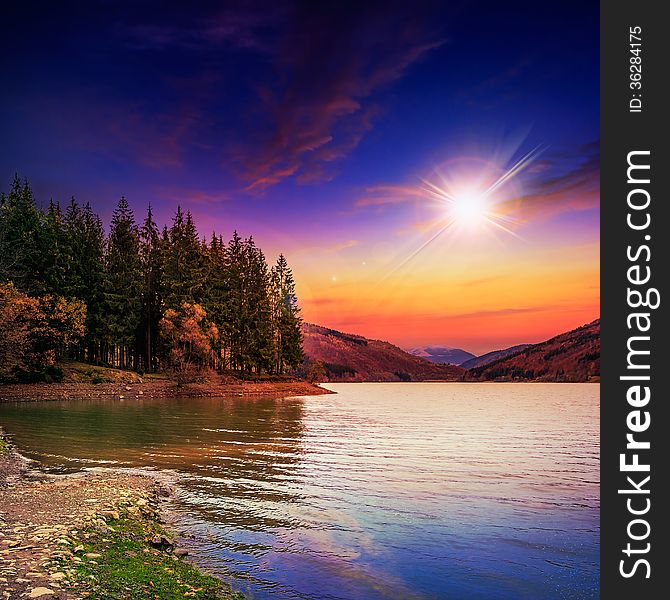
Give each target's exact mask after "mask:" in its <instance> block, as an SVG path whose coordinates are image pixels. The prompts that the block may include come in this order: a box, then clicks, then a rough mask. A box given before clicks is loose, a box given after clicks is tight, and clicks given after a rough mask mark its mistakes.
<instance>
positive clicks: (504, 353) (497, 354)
mask: <svg viewBox="0 0 670 600" xmlns="http://www.w3.org/2000/svg"><path fill="white" fill-rule="evenodd" d="M528 346H532V344H517V345H516V346H511V347H509V348H503V349H501V350H493V351H491V352H487V353H486V354H482V355H481V356H475V357H474V358H471V359H470V360H466V361H465V362H462V363H460V366H461V367H463V368H464V369H474V368H475V367H483V366H484V365H488V364H489V363H492V362H493V361H494V360H500V359H501V358H507V357H508V356H510V355H512V354H516V353H517V352H520V351H521V350H525V349H526V348H528Z"/></svg>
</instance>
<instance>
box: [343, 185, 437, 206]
mask: <svg viewBox="0 0 670 600" xmlns="http://www.w3.org/2000/svg"><path fill="white" fill-rule="evenodd" d="M425 198H426V193H425V192H424V191H423V190H422V189H421V188H420V187H419V186H418V185H415V186H411V185H375V186H370V187H367V188H365V193H364V194H363V195H362V196H360V197H359V198H357V199H356V200H355V201H354V207H356V208H366V207H371V206H377V207H381V206H388V205H393V204H405V203H407V202H415V201H417V200H421V199H424V200H425Z"/></svg>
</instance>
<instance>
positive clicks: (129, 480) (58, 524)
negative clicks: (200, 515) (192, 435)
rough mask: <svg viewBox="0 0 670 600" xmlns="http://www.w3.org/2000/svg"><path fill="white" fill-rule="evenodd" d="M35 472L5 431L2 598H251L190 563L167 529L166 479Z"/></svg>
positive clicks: (0, 484) (1, 455)
mask: <svg viewBox="0 0 670 600" xmlns="http://www.w3.org/2000/svg"><path fill="white" fill-rule="evenodd" d="M33 465H34V463H33V462H32V461H30V460H29V459H26V458H24V457H23V456H22V455H21V454H20V453H19V452H18V451H17V449H16V448H15V447H14V445H13V444H12V443H11V442H9V441H8V440H7V438H6V437H5V435H4V434H3V431H2V428H0V593H2V598H3V599H4V598H8V599H10V600H11V599H14V598H43V599H45V600H46V599H59V600H60V599H68V600H73V599H75V598H77V599H83V598H87V597H100V598H104V597H115V598H128V599H130V598H136V597H137V595H138V594H139V595H142V596H143V597H147V598H156V599H158V598H167V597H170V598H172V597H182V596H183V597H193V598H208V599H212V600H214V599H218V600H239V599H243V598H244V596H242V595H241V594H239V593H234V592H233V591H232V590H231V589H230V587H229V586H228V585H227V584H226V583H224V582H223V581H221V580H220V579H217V578H215V577H213V576H211V575H208V574H207V573H206V571H204V570H202V569H201V568H199V567H198V566H196V565H195V564H193V563H192V562H190V561H188V560H185V556H187V555H188V551H187V550H186V549H185V548H180V547H178V546H177V543H176V542H175V541H174V540H175V539H176V538H177V534H176V532H173V531H168V529H166V527H165V526H164V525H163V523H164V522H165V519H164V518H165V517H166V515H167V514H169V508H168V507H167V506H166V505H167V503H168V502H167V501H168V499H169V497H171V495H172V490H171V489H170V487H168V486H167V485H166V483H165V481H164V480H162V478H161V477H160V476H155V475H153V474H147V473H143V472H139V471H137V472H134V471H132V470H114V469H99V470H91V471H81V472H77V473H72V474H68V475H51V474H47V473H44V472H42V471H41V470H40V469H39V467H37V468H35V467H34V466H33Z"/></svg>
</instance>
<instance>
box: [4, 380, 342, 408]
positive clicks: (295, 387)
mask: <svg viewBox="0 0 670 600" xmlns="http://www.w3.org/2000/svg"><path fill="white" fill-rule="evenodd" d="M330 393H331V392H329V391H328V390H326V389H323V388H321V387H319V386H317V385H313V384H311V383H307V382H306V381H300V380H294V381H261V382H255V381H235V382H208V383H191V384H186V385H183V386H177V384H176V383H174V382H172V381H169V380H166V379H160V380H148V381H143V382H141V383H140V382H134V383H130V382H121V383H118V382H115V383H98V384H94V383H21V384H4V385H0V402H34V401H37V400H70V399H87V398H90V399H99V400H113V399H119V398H120V399H138V398H197V397H224V396H242V397H244V396H248V397H250V398H253V397H260V396H263V397H275V398H281V397H283V396H313V395H317V394H330Z"/></svg>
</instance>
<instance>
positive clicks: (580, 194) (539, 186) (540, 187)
mask: <svg viewBox="0 0 670 600" xmlns="http://www.w3.org/2000/svg"><path fill="white" fill-rule="evenodd" d="M526 180H527V181H526V187H527V188H528V190H529V191H528V192H527V193H526V194H524V195H522V196H520V197H519V196H516V197H513V198H510V199H508V200H505V201H502V202H500V203H498V204H497V205H496V208H497V210H499V211H500V212H502V213H505V214H510V215H513V216H515V217H520V218H521V219H533V218H549V217H552V216H556V215H559V214H562V213H567V212H576V211H583V210H589V209H595V208H598V206H599V205H600V142H599V140H596V141H593V142H589V143H588V144H583V145H581V146H579V147H577V148H575V149H574V150H573V151H572V152H569V153H568V152H556V153H554V154H553V155H547V156H545V158H543V159H542V160H541V161H537V162H536V163H533V164H532V165H531V166H530V168H529V169H528V171H527V175H526ZM430 201H431V198H430V197H429V196H428V195H427V194H426V192H425V190H424V189H423V186H422V185H420V184H419V183H418V182H417V184H415V185H409V184H380V185H376V186H371V187H368V188H366V189H365V190H364V193H363V194H362V195H360V196H359V197H358V198H356V199H355V200H354V202H353V207H354V209H374V208H376V209H379V210H381V209H384V208H388V207H392V206H398V205H403V204H411V203H415V202H423V203H426V204H428V203H430ZM431 223H432V224H433V225H434V224H435V223H436V221H435V220H434V219H433V220H424V221H418V222H416V223H415V224H414V225H413V226H412V229H418V230H423V231H425V230H429V229H430V228H431Z"/></svg>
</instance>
